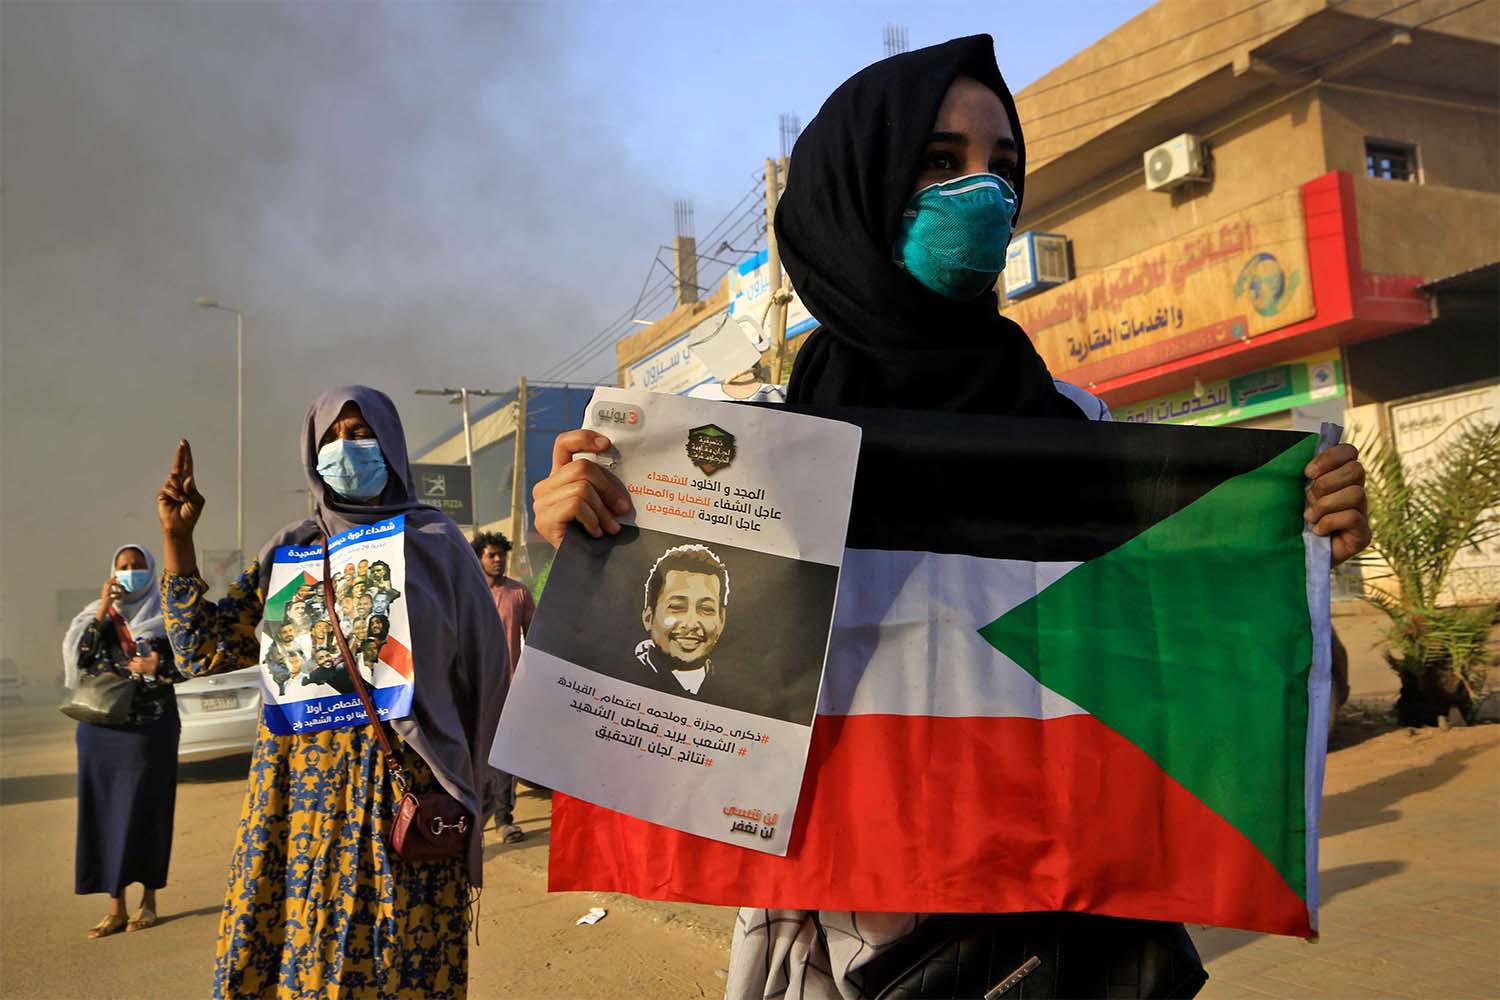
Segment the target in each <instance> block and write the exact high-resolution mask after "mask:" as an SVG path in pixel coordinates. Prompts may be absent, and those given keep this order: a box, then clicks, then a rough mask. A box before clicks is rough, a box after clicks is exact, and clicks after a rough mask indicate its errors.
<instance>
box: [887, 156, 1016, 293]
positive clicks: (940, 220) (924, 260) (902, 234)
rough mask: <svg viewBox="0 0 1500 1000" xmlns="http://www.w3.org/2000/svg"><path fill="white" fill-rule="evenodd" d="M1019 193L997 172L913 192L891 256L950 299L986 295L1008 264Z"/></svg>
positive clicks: (974, 175)
mask: <svg viewBox="0 0 1500 1000" xmlns="http://www.w3.org/2000/svg"><path fill="white" fill-rule="evenodd" d="M1019 207H1020V206H1019V202H1018V200H1017V198H1016V193H1015V191H1013V190H1012V189H1011V186H1010V184H1008V183H1007V182H1006V180H1005V178H1003V177H1001V176H999V175H998V174H969V175H968V176H966V177H956V178H954V179H953V180H951V181H943V182H942V183H941V184H931V185H928V186H927V187H924V188H923V189H922V190H920V191H918V192H917V193H916V194H914V195H912V199H911V201H910V202H908V203H907V206H906V211H904V212H903V213H901V226H900V229H899V230H898V232H897V234H896V245H895V246H894V247H893V248H892V251H891V255H892V258H893V259H894V260H895V262H896V263H897V264H899V265H901V267H903V268H905V269H906V272H907V273H908V274H910V275H911V276H912V277H913V278H915V279H917V281H918V282H920V283H921V284H922V285H923V286H924V287H926V288H928V289H930V290H932V291H934V292H936V293H937V294H939V295H941V296H943V297H944V298H948V299H956V300H960V301H962V300H967V299H972V298H975V297H977V296H979V295H982V294H983V293H984V292H986V291H988V290H989V289H990V288H991V287H992V286H993V285H994V284H995V279H996V278H998V277H999V276H1000V272H1001V271H1003V270H1004V269H1005V251H1006V248H1007V247H1008V246H1009V245H1010V231H1011V224H1012V223H1013V222H1014V220H1015V217H1016V209H1017V208H1019Z"/></svg>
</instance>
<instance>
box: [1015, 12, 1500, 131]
mask: <svg viewBox="0 0 1500 1000" xmlns="http://www.w3.org/2000/svg"><path fill="white" fill-rule="evenodd" d="M1421 1H1422V0H1406V3H1400V4H1397V6H1394V7H1391V9H1389V10H1385V12H1383V13H1379V15H1376V16H1377V18H1386V16H1389V15H1392V13H1395V12H1397V10H1403V9H1406V7H1410V6H1412V4H1415V3H1421ZM1485 1H1487V0H1470V3H1466V4H1463V6H1458V7H1454V9H1451V10H1445V12H1442V13H1437V15H1434V16H1431V18H1427V19H1425V21H1418V22H1416V24H1412V25H1385V27H1382V28H1379V30H1376V31H1374V33H1371V34H1368V36H1365V37H1362V39H1361V40H1358V42H1355V43H1353V45H1349V46H1346V48H1343V49H1340V51H1337V52H1334V54H1332V55H1329V57H1326V58H1323V60H1319V61H1317V63H1313V64H1311V66H1307V67H1304V70H1302V72H1316V70H1317V69H1322V67H1323V66H1328V64H1329V63H1334V61H1337V60H1338V58H1340V57H1341V55H1346V54H1349V52H1352V51H1355V49H1356V48H1359V46H1361V45H1364V43H1365V42H1370V40H1374V39H1376V37H1380V36H1382V34H1385V33H1386V31H1389V30H1394V28H1395V30H1404V31H1412V30H1416V28H1421V27H1424V25H1427V24H1431V22H1433V21H1440V19H1443V18H1449V16H1452V15H1455V13H1460V12H1463V10H1467V9H1469V7H1473V6H1479V4H1481V3H1485ZM1304 19H1307V18H1299V19H1298V21H1293V22H1289V24H1284V25H1281V27H1289V25H1290V24H1298V22H1301V21H1304ZM1277 30H1280V28H1277ZM1242 45H1244V42H1241V43H1238V45H1232V46H1229V48H1224V49H1220V51H1217V52H1209V54H1208V55H1202V57H1199V60H1193V61H1202V60H1203V58H1211V57H1214V55H1220V54H1223V52H1227V51H1232V49H1235V48H1241V46H1242ZM1187 64H1190V63H1184V66H1187ZM1100 99H1103V97H1095V100H1100ZM1158 103H1161V97H1157V99H1152V100H1146V102H1142V103H1137V105H1131V106H1127V108H1119V109H1116V111H1110V112H1109V114H1103V115H1100V117H1097V118H1089V120H1086V121H1079V123H1077V124H1071V126H1067V127H1064V129H1058V130H1056V132H1050V133H1047V135H1037V136H1028V139H1026V141H1028V144H1029V145H1035V144H1038V142H1047V141H1049V139H1055V138H1059V136H1062V135H1067V133H1068V132H1077V130H1079V129H1086V127H1089V126H1091V124H1098V123H1101V121H1109V120H1112V118H1115V120H1118V118H1121V117H1122V115H1128V114H1130V112H1133V111H1140V109H1143V108H1151V106H1155V105H1158ZM1047 117H1052V115H1050V114H1044V115H1037V117H1034V118H1031V121H1040V120H1043V118H1047Z"/></svg>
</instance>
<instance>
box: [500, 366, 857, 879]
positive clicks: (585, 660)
mask: <svg viewBox="0 0 1500 1000" xmlns="http://www.w3.org/2000/svg"><path fill="white" fill-rule="evenodd" d="M584 425H585V426H586V427H589V428H591V429H595V430H599V431H601V432H603V433H605V434H607V435H608V436H609V438H610V439H611V441H612V442H613V445H614V447H613V448H612V449H611V452H610V453H608V454H606V455H604V456H600V457H599V460H600V461H601V464H604V465H606V466H607V467H608V468H610V470H611V471H612V472H613V473H614V474H615V475H616V476H617V477H618V478H619V479H620V480H621V481H622V482H623V483H624V484H625V485H626V488H627V489H628V490H629V491H630V494H631V498H632V500H633V502H634V504H635V510H634V513H633V515H632V516H629V517H627V518H625V519H623V520H624V522H625V523H624V525H623V526H622V529H621V531H620V533H619V534H618V535H615V536H606V537H604V538H601V539H594V538H591V537H589V536H588V535H587V533H585V532H583V531H582V530H581V529H579V528H578V527H577V526H576V525H573V526H570V528H569V532H568V535H567V537H566V539H565V540H564V542H563V545H562V548H561V549H560V550H559V552H558V555H557V559H556V561H555V562H554V563H553V564H552V569H551V572H550V575H549V578H548V581H547V589H546V592H545V594H544V595H543V598H542V601H541V603H540V605H539V607H538V608H537V612H536V617H535V618H534V620H533V622H532V625H531V629H530V632H529V633H528V635H527V644H526V648H525V650H524V651H523V653H522V654H521V660H520V664H519V666H518V669H517V672H516V677H515V680H514V681H513V682H512V686H511V690H510V694H509V696H508V697H507V699H506V704H505V711H504V714H503V716H502V717H501V720H500V727H499V731H498V733H497V735H496V740H495V745H494V750H493V752H492V753H491V757H490V762H491V763H492V764H493V765H494V766H496V767H497V768H500V769H501V770H503V771H506V772H509V773H512V774H520V775H524V776H526V777H527V778H528V779H531V780H534V781H538V782H541V783H542V784H544V785H546V786H547V787H549V788H553V789H556V790H559V791H561V792H564V793H567V794H569V795H575V796H578V797H580V798H583V799H586V800H588V801H590V802H593V803H596V804H598V805H602V806H607V807H609V808H611V809H615V810H619V811H621V812H624V813H628V814H630V815H632V816H637V817H640V818H642V819H646V820H650V821H651V822H654V823H660V824H663V825H666V826H670V827H673V828H674V829H678V830H683V831H685V832H688V833H693V834H697V835H699V836H702V837H709V838H713V839H715V840H719V841H723V842H726V843H729V844H735V845H739V846H742V847H747V848H753V849H755V850H757V851H762V852H766V853H769V854H775V855H784V854H785V853H786V850H787V846H788V843H789V839H790V835H791V827H792V820H793V817H794V816H795V814H796V807H797V797H798V794H799V792H800V789H801V786H802V774H803V769H804V768H805V766H806V762H807V750H808V746H809V743H810V740H811V735H812V722H813V718H814V716H815V715H816V712H817V704H818V691H819V687H820V684H821V680H822V673H823V664H824V660H825V659H826V656H827V651H828V636H829V630H830V627H831V623H832V619H833V609H834V602H835V599H836V596H837V591H838V579H839V565H840V559H841V557H842V555H843V549H844V536H845V533H846V531H847V530H848V523H849V499H850V496H851V493H852V491H853V484H854V466H855V461H856V456H857V454H858V450H859V437H860V433H859V430H858V428H856V427H854V426H852V425H849V424H845V423H840V422H838V421H834V420H828V419H824V418H819V417H808V416H804V415H800V414H789V413H784V412H778V411H775V410H770V409H765V408H758V407H749V406H741V405H737V404H733V403H721V402H711V401H705V400H697V399H690V398H684V397H680V396H669V395H665V394H653V393H646V392H639V391H633V390H623V389H600V390H597V391H596V392H595V394H594V397H593V399H592V401H591V402H590V404H589V407H588V410H587V413H586V416H585V420H584Z"/></svg>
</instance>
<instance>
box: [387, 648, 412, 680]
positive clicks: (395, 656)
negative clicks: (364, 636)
mask: <svg viewBox="0 0 1500 1000" xmlns="http://www.w3.org/2000/svg"><path fill="white" fill-rule="evenodd" d="M380 662H381V663H384V664H385V665H386V666H388V667H390V668H391V669H392V670H394V671H396V673H398V674H400V675H401V676H402V677H406V678H408V679H410V677H411V650H409V649H407V648H406V647H405V646H403V645H401V643H399V642H397V641H396V640H395V639H389V638H388V639H386V640H385V645H383V646H381V647H380Z"/></svg>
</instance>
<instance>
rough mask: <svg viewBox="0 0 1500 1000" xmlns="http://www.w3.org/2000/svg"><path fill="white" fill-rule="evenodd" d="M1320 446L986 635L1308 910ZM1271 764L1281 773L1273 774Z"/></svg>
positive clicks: (1074, 576)
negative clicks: (1308, 760) (1310, 585)
mask: <svg viewBox="0 0 1500 1000" xmlns="http://www.w3.org/2000/svg"><path fill="white" fill-rule="evenodd" d="M1317 440H1318V439H1317V436H1316V435H1309V436H1307V437H1305V438H1303V439H1302V440H1301V441H1299V442H1298V443H1297V444H1295V445H1293V446H1292V447H1290V448H1288V449H1287V450H1286V451H1285V452H1283V453H1282V454H1281V455H1279V456H1277V457H1276V458H1273V459H1271V460H1270V461H1269V462H1267V463H1266V464H1264V465H1262V466H1261V467H1260V468H1258V469H1256V470H1254V471H1252V472H1247V473H1245V474H1243V475H1240V476H1236V477H1235V478H1233V479H1230V480H1227V481H1225V482H1223V483H1221V484H1220V485H1219V486H1217V487H1215V488H1214V489H1213V490H1211V491H1210V492H1208V493H1207V494H1205V495H1204V496H1202V497H1200V498H1199V499H1198V500H1196V501H1194V502H1193V503H1191V504H1190V505H1188V506H1187V507H1184V508H1183V509H1181V510H1179V511H1177V512H1176V513H1174V514H1172V515H1171V516H1170V517H1168V518H1166V519H1165V520H1163V521H1160V522H1158V523H1156V524H1155V525H1152V526H1151V527H1149V528H1147V529H1146V530H1145V531H1144V532H1143V533H1141V534H1140V535H1137V536H1136V537H1135V538H1133V539H1131V540H1130V541H1128V542H1126V543H1125V544H1123V545H1121V546H1120V547H1119V548H1116V549H1114V550H1112V551H1111V552H1109V553H1107V554H1105V555H1103V556H1100V557H1098V558H1096V559H1092V560H1090V561H1088V562H1086V563H1083V564H1082V565H1079V566H1077V567H1076V568H1074V569H1073V570H1072V571H1070V572H1068V573H1067V574H1065V575H1064V576H1062V577H1061V578H1060V579H1058V580H1057V582H1055V583H1053V584H1052V585H1051V586H1049V587H1047V588H1046V589H1045V590H1043V591H1041V592H1040V593H1038V594H1036V595H1035V596H1034V597H1032V598H1030V599H1028V600H1027V601H1025V602H1024V603H1022V604H1020V605H1018V606H1016V607H1015V608H1013V609H1011V610H1010V611H1008V612H1007V613H1006V614H1004V615H1002V616H1001V617H1000V618H998V619H996V620H995V621H993V622H991V623H990V624H988V625H986V626H985V627H984V628H982V629H980V630H979V631H980V634H981V635H982V636H984V638H985V639H986V640H987V641H988V642H989V643H990V644H991V645H993V646H994V647H995V648H996V649H998V650H999V651H1000V652H1002V653H1004V654H1005V655H1006V656H1008V657H1010V658H1011V659H1012V660H1013V661H1015V663H1017V664H1018V665H1019V666H1021V667H1022V668H1023V669H1024V670H1026V671H1027V672H1028V673H1030V674H1031V675H1032V676H1034V677H1035V678H1036V679H1037V680H1038V681H1039V682H1040V683H1041V684H1043V685H1045V686H1046V687H1048V688H1050V689H1051V690H1053V691H1055V692H1057V693H1058V694H1060V695H1062V696H1063V697H1065V698H1068V699H1069V700H1071V701H1073V702H1074V703H1075V704H1077V705H1078V706H1079V707H1081V708H1083V709H1085V710H1087V711H1088V712H1090V713H1092V714H1093V715H1094V717H1095V718H1097V719H1098V720H1099V721H1100V722H1101V723H1103V724H1104V725H1106V726H1108V727H1110V728H1111V729H1113V730H1114V731H1116V732H1117V733H1119V734H1120V735H1121V736H1124V737H1125V738H1126V739H1128V740H1130V741H1131V742H1133V743H1134V744H1136V745H1137V746H1139V747H1140V748H1141V749H1142V750H1143V751H1144V752H1145V753H1146V754H1147V755H1149V756H1150V757H1151V758H1152V759H1153V760H1154V761H1155V762H1156V763H1157V765H1158V766H1160V767H1161V768H1162V770H1163V771H1165V772H1166V773H1167V774H1168V775H1169V776H1170V777H1171V778H1173V779H1174V780H1176V781H1177V782H1178V783H1179V784H1180V785H1182V786H1183V787H1184V788H1186V789H1187V790H1188V791H1189V792H1191V793H1193V794H1194V795H1195V796H1197V797H1198V798H1199V799H1200V800H1201V801H1202V802H1203V803H1204V805H1206V806H1207V807H1208V808H1210V809H1212V810H1213V811H1214V812H1215V813H1216V814H1217V815H1218V816H1220V817H1221V818H1222V819H1224V820H1225V821H1226V822H1227V823H1229V824H1230V825H1231V826H1232V827H1234V829H1236V830H1238V831H1239V832H1240V833H1242V834H1243V835H1244V836H1245V837H1246V838H1247V839H1248V840H1249V841H1250V842H1251V843H1252V844H1254V845H1255V847H1256V848H1257V849H1258V850H1259V851H1260V852H1261V853H1263V854H1264V855H1265V856H1266V858H1267V859H1268V860H1269V861H1270V862H1271V864H1272V865H1273V866H1274V867H1275V868H1276V870H1277V871H1278V872H1279V873H1280V874H1281V876H1282V877H1283V878H1285V879H1286V882H1287V885H1288V886H1289V887H1290V888H1291V889H1292V890H1293V891H1294V892H1296V893H1297V895H1298V896H1299V897H1301V898H1302V899H1304V900H1305V899H1306V897H1307V872H1306V867H1307V855H1306V834H1307V822H1306V814H1305V812H1304V806H1303V786H1304V770H1305V767H1304V760H1305V756H1304V753H1303V750H1302V748H1303V746H1304V745H1305V743H1306V740H1307V718H1308V674H1309V669H1310V666H1311V661H1312V621H1311V615H1310V613H1309V611H1308V605H1307V590H1306V580H1307V569H1306V562H1305V555H1304V550H1303V542H1302V527H1303V520H1302V510H1303V506H1304V493H1303V490H1304V481H1303V469H1304V468H1305V466H1306V465H1307V463H1308V462H1309V461H1311V460H1312V458H1313V455H1314V454H1315V452H1316V449H1317ZM1210 556H1211V558H1210ZM1226 567H1233V569H1232V570H1230V569H1226ZM1289 651H1290V652H1289ZM1289 745H1290V748H1289ZM1276 761H1287V762H1289V766H1288V767H1287V768H1286V770H1285V771H1284V772H1280V773H1279V772H1277V771H1274V770H1271V771H1268V766H1269V765H1270V764H1271V763H1272V762H1276ZM1141 805H1142V808H1143V809H1149V808H1151V804H1150V803H1147V802H1143V803H1142V804H1141ZM1116 833H1117V834H1118V835H1123V836H1128V835H1129V830H1128V829H1126V830H1119V831H1116Z"/></svg>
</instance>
